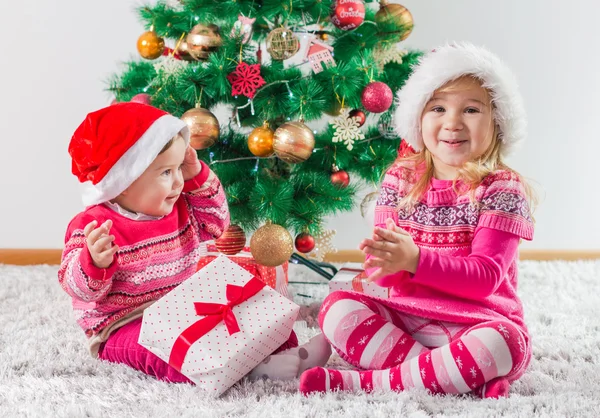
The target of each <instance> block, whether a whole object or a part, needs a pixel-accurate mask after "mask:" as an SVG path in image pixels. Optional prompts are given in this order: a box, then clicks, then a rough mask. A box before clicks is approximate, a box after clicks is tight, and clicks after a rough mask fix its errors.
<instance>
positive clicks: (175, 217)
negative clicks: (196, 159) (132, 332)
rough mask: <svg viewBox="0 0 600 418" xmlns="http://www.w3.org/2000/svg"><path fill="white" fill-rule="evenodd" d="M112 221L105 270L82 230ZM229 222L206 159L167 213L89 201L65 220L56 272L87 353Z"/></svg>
mask: <svg viewBox="0 0 600 418" xmlns="http://www.w3.org/2000/svg"><path fill="white" fill-rule="evenodd" d="M107 219H111V220H112V221H113V227H112V228H111V231H110V233H111V234H112V235H114V236H115V241H114V242H115V244H117V245H118V246H119V251H118V252H117V254H116V257H115V261H114V262H113V263H112V265H111V266H109V267H108V268H107V269H99V268H97V267H95V266H94V264H93V262H92V259H91V255H90V252H89V251H88V249H87V246H86V241H85V237H84V234H83V229H84V228H85V226H86V225H87V224H88V223H90V222H91V221H93V220H97V221H98V225H101V224H102V223H103V222H104V221H106V220H107ZM228 225H229V211H228V208H227V201H226V199H225V192H224V190H223V187H222V186H221V183H220V181H219V179H218V178H217V177H216V176H215V174H214V173H213V172H212V171H211V170H210V169H209V168H208V166H206V165H205V164H202V170H201V171H200V173H199V174H198V175H197V176H196V177H195V178H193V179H191V180H188V181H186V183H185V185H184V189H183V193H182V194H181V196H180V197H179V199H178V200H177V202H176V203H175V205H174V207H173V210H172V212H171V213H170V214H168V215H166V216H164V217H162V218H160V219H155V220H133V219H130V218H128V217H125V216H123V215H121V214H119V213H117V212H115V211H114V210H113V209H111V208H109V207H108V206H106V205H103V204H100V205H95V206H90V207H88V208H86V209H85V210H84V211H83V212H81V213H79V214H78V215H77V216H75V218H73V220H72V221H71V222H70V224H69V226H68V229H67V233H66V236H65V248H64V251H63V255H62V262H61V266H60V269H59V271H58V278H59V282H60V284H61V286H62V288H63V289H64V290H65V291H66V292H67V293H68V294H69V295H70V296H71V297H72V301H73V310H74V313H75V317H76V320H77V322H78V324H79V325H80V326H81V328H83V330H84V331H85V334H86V336H87V337H88V338H89V344H90V350H91V352H92V355H97V352H98V348H99V346H100V344H101V343H102V342H103V341H106V339H107V338H108V336H109V335H110V333H111V332H112V331H114V330H115V329H117V328H119V327H120V326H123V325H125V324H126V323H128V322H130V321H132V320H133V319H135V318H138V317H140V316H141V315H142V313H143V310H144V308H146V307H147V306H149V305H150V304H152V303H153V302H154V301H156V300H158V299H160V298H161V297H162V296H163V295H164V294H166V293H168V292H169V291H170V290H172V289H173V288H175V287H176V286H177V285H179V284H180V283H181V282H183V281H184V280H185V279H187V278H188V277H190V276H191V275H192V274H194V273H195V271H196V265H197V264H198V261H199V259H200V243H201V242H203V241H207V240H212V239H215V238H217V237H219V236H220V235H221V234H222V232H223V231H224V229H225V228H227V226H228Z"/></svg>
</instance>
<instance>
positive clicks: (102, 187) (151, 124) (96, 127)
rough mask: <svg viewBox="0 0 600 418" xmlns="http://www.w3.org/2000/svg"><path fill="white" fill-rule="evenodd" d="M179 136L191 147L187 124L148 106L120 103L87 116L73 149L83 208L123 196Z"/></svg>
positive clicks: (72, 146)
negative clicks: (81, 189)
mask: <svg viewBox="0 0 600 418" xmlns="http://www.w3.org/2000/svg"><path fill="white" fill-rule="evenodd" d="M177 134H181V136H182V137H183V139H184V140H185V142H186V144H188V143H189V140H190V134H189V130H188V127H187V125H186V124H185V122H183V121H182V120H181V119H179V118H176V117H174V116H172V115H170V114H168V113H167V112H164V111H162V110H160V109H157V108H155V107H152V106H149V105H145V104H140V103H119V104H115V105H112V106H109V107H105V108H104V109H100V110H97V111H95V112H92V113H90V114H88V115H87V117H86V118H85V120H84V121H83V122H82V123H81V125H79V127H78V128H77V130H76V131H75V133H74V134H73V137H72V138H71V142H70V144H69V154H70V155H71V158H72V166H71V170H72V172H73V174H75V175H76V176H77V178H78V179H79V181H80V182H82V183H83V193H82V194H83V196H82V198H83V203H84V205H86V206H90V205H95V204H98V203H102V202H106V201H108V200H110V199H113V198H115V197H117V196H118V195H119V194H121V193H122V192H123V191H124V190H125V189H127V188H128V187H129V186H130V185H131V183H133V182H134V181H135V180H136V179H137V178H138V177H139V176H141V175H142V173H143V172H144V171H145V170H146V169H147V168H148V167H149V166H150V164H152V162H153V161H154V159H155V158H156V157H157V156H158V154H159V152H160V151H161V150H162V149H163V147H164V146H165V145H166V144H167V142H169V141H170V140H171V139H172V138H173V137H175V136H176V135H177Z"/></svg>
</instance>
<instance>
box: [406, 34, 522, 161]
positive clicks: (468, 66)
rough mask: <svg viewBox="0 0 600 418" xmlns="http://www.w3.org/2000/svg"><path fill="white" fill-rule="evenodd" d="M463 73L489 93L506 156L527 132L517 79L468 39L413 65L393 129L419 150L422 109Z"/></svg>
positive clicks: (445, 47) (504, 65)
mask: <svg viewBox="0 0 600 418" xmlns="http://www.w3.org/2000/svg"><path fill="white" fill-rule="evenodd" d="M465 75H471V76H474V77H476V78H478V79H479V80H481V81H482V85H483V87H484V88H486V89H487V90H488V91H489V92H490V95H491V100H492V104H493V107H494V112H493V116H494V120H495V122H496V125H497V126H498V138H499V140H500V141H501V143H502V145H501V149H500V153H501V155H502V156H507V155H508V154H510V152H512V151H513V150H514V148H515V146H516V145H517V144H519V143H520V142H521V141H523V140H524V139H525V136H526V134H527V132H526V128H527V120H526V116H525V109H524V106H523V101H522V98H521V94H520V93H519V88H518V85H517V81H516V79H515V76H514V74H513V73H512V71H511V70H510V69H509V68H508V67H507V66H506V64H504V63H503V62H502V61H501V60H500V58H498V57H497V56H496V55H494V54H492V53H491V52H489V51H488V50H486V49H485V48H481V47H477V46H475V45H473V44H470V43H467V42H463V43H453V44H448V45H444V46H442V47H440V48H436V49H434V50H433V51H432V52H430V53H428V54H426V55H424V56H423V57H421V59H420V60H419V62H418V63H417V64H416V65H415V66H414V67H413V72H412V74H411V76H410V77H409V79H408V80H407V81H406V84H405V85H404V86H403V87H402V89H400V91H399V92H398V94H397V97H396V101H397V108H396V111H395V113H394V126H395V129H396V131H397V132H398V134H399V135H400V137H401V138H402V139H403V140H405V141H406V142H407V143H408V144H410V145H411V147H412V148H413V149H414V150H415V151H421V150H422V149H423V137H422V136H421V115H422V112H423V108H424V107H425V105H426V104H427V102H428V101H429V100H430V99H431V97H432V96H433V93H434V92H435V90H437V89H439V88H440V87H442V86H443V85H445V84H446V83H447V82H449V81H452V80H456V79H457V78H460V77H461V76H465Z"/></svg>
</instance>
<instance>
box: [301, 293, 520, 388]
mask: <svg viewBox="0 0 600 418" xmlns="http://www.w3.org/2000/svg"><path fill="white" fill-rule="evenodd" d="M319 325H320V326H321V329H322V330H323V334H324V335H325V337H326V338H327V339H328V341H329V342H330V343H331V345H332V346H333V347H334V349H335V350H336V351H337V352H338V353H339V355H340V356H341V357H342V358H343V359H345V360H346V361H348V362H349V363H350V364H352V365H354V366H356V367H357V368H360V369H363V370H365V371H341V370H326V369H321V370H320V371H319V370H315V369H313V371H312V373H309V375H310V374H311V376H309V375H307V376H305V378H304V379H303V380H304V382H301V389H302V385H304V389H302V390H303V391H304V392H311V391H326V390H335V389H340V390H358V389H361V390H367V391H369V390H372V389H377V388H382V389H388V390H405V389H409V388H413V387H417V388H425V389H427V390H430V391H431V392H433V393H455V394H458V393H467V392H470V391H473V390H476V389H480V390H486V388H485V385H486V383H488V382H493V383H497V382H500V383H501V384H500V387H501V389H498V388H496V389H497V390H500V391H506V392H507V391H508V382H509V381H510V380H513V379H514V378H515V377H518V376H520V375H521V374H522V372H523V370H524V368H525V367H526V365H527V362H528V360H529V356H528V354H527V352H528V351H527V348H526V341H525V339H524V338H523V335H522V334H521V331H520V330H519V329H518V328H517V327H516V326H515V325H513V324H512V323H511V322H508V321H490V322H483V323H479V324H477V325H474V326H473V325H464V324H455V323H448V322H442V321H436V320H429V319H425V318H420V317H416V316H412V315H408V314H404V313H401V312H398V311H396V310H394V309H392V308H390V307H388V306H386V305H384V304H382V303H380V302H378V301H377V299H373V298H370V297H369V296H365V295H363V294H359V293H355V292H345V291H337V292H333V293H332V294H330V295H329V296H328V297H327V298H326V299H325V301H324V302H323V305H322V307H321V311H320V314H319ZM307 373H308V372H307ZM319 376H320V377H319ZM308 377H310V378H311V379H308ZM511 378H513V379H511ZM309 380H310V381H309ZM311 382H312V383H311ZM307 385H308V386H307ZM311 386H314V387H311ZM305 389H307V390H305ZM483 395H485V394H483ZM488 395H489V394H488ZM494 395H498V394H494V393H492V394H491V395H489V396H494ZM502 395H505V393H501V394H500V396H502Z"/></svg>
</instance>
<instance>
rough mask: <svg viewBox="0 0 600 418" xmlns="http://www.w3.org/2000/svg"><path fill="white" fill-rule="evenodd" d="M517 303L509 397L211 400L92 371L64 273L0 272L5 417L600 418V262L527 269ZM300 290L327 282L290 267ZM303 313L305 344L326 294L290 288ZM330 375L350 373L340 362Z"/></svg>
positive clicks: (246, 394) (186, 388) (106, 369)
mask: <svg viewBox="0 0 600 418" xmlns="http://www.w3.org/2000/svg"><path fill="white" fill-rule="evenodd" d="M520 269H521V276H520V289H519V291H520V294H521V296H522V299H523V302H524V304H525V309H526V319H527V321H528V323H529V327H530V330H531V334H532V336H533V341H534V343H533V344H534V346H533V348H534V350H533V351H534V359H533V361H532V363H531V366H530V368H529V370H528V372H527V373H526V374H525V376H524V377H523V378H522V379H521V380H520V381H518V382H516V383H515V384H514V385H513V387H512V389H511V393H510V397H509V398H507V399H500V400H480V399H475V398H473V397H471V396H467V395H465V396H460V397H456V396H445V397H442V396H430V395H428V394H427V393H425V392H424V391H417V390H413V391H409V392H405V393H375V394H370V395H364V394H358V395H357V394H348V393H334V394H328V395H325V396H315V397H310V398H305V397H303V396H300V395H299V394H298V393H297V385H298V381H292V382H271V381H259V382H255V383H251V382H248V381H245V380H243V381H242V382H241V383H239V384H237V385H236V386H234V387H233V388H232V389H230V390H229V391H228V392H226V393H225V394H224V395H223V396H222V397H221V398H220V399H217V400H214V399H211V398H208V397H206V396H204V395H203V393H202V392H201V391H200V390H199V389H197V388H195V387H193V386H191V385H176V384H167V383H163V382H158V381H156V380H154V379H152V378H149V377H147V376H145V375H143V374H141V373H138V372H136V371H134V370H131V369H128V368H126V367H124V366H119V365H114V364H109V363H104V362H100V361H98V360H95V359H93V358H91V357H90V356H89V354H88V353H87V351H86V348H85V341H84V336H83V333H82V332H81V331H80V330H79V329H78V327H77V325H76V324H75V323H74V321H73V320H72V316H71V308H70V302H69V299H68V297H67V295H66V294H65V293H64V292H63V291H62V289H61V288H60V287H59V285H58V282H57V278H56V272H57V267H55V266H35V267H15V266H5V265H0V330H1V331H0V416H2V417H19V416H28V417H37V416H44V417H48V416H50V417H108V416H110V417H125V416H126V417H146V418H147V417H162V416H165V417H166V416H169V417H173V416H180V417H188V416H189V417H224V416H231V417H236V416H248V417H261V418H267V417H314V416H329V417H369V418H374V417H385V416H396V417H397V416H406V417H428V416H436V417H459V416H460V417H496V416H511V417H546V416H552V417H599V416H600V394H599V393H598V392H599V391H600V319H599V312H600V311H599V308H598V305H600V297H599V294H600V261H598V262H523V263H521V265H520ZM291 280H292V281H303V282H315V281H320V279H319V277H318V276H316V275H315V274H314V273H313V272H311V271H310V270H307V269H306V268H304V267H300V266H292V268H291ZM290 290H291V293H292V294H293V295H294V298H295V300H296V301H297V302H298V303H299V304H300V305H303V308H302V311H301V317H302V319H303V320H304V321H300V322H298V323H297V326H296V330H297V332H298V334H299V337H300V340H301V341H304V340H307V339H308V338H309V337H310V336H312V335H314V334H316V333H317V332H318V330H317V329H316V328H315V326H316V324H315V316H316V312H317V309H318V305H319V301H320V300H322V298H323V297H324V295H326V293H327V286H326V284H296V285H293V286H291V289H290ZM329 364H330V365H332V366H336V367H344V368H346V366H345V365H344V363H343V361H341V360H340V359H339V357H336V356H334V357H332V358H331V360H330V363H329Z"/></svg>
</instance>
